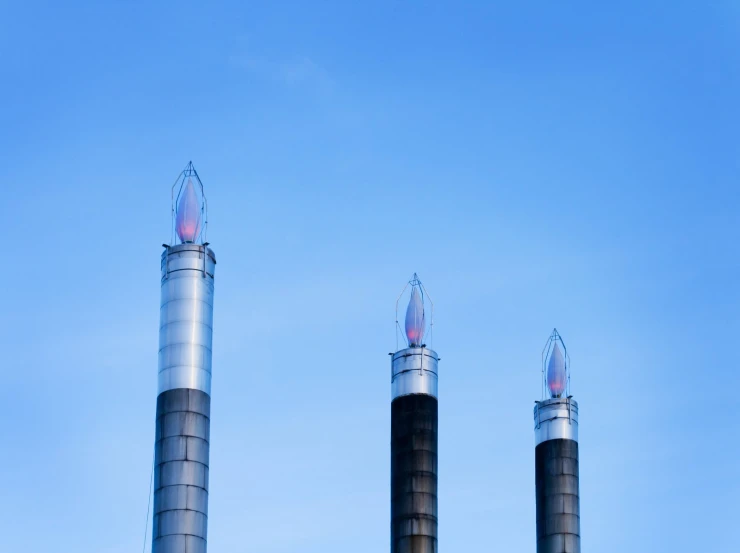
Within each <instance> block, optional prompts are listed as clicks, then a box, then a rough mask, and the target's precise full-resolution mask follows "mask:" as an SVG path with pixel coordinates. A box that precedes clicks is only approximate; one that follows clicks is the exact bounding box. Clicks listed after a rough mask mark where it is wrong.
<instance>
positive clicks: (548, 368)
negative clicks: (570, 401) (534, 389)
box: [542, 328, 570, 400]
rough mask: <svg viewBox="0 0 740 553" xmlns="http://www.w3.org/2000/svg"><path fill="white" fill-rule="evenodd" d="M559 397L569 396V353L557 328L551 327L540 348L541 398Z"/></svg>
mask: <svg viewBox="0 0 740 553" xmlns="http://www.w3.org/2000/svg"><path fill="white" fill-rule="evenodd" d="M558 343H559V344H560V346H558ZM559 347H562V348H563V351H562V352H561V351H560V349H559ZM561 397H570V355H568V348H567V347H566V346H565V342H564V341H563V338H562V337H561V336H560V333H559V332H558V329H557V328H553V329H552V334H550V337H549V338H548V339H547V342H546V343H545V347H544V348H543V349H542V399H543V400H545V399H548V398H561Z"/></svg>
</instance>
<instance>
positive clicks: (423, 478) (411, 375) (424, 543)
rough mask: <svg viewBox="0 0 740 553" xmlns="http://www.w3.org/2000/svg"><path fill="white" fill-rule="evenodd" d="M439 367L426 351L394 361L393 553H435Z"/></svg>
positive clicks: (410, 351) (400, 354) (410, 352)
mask: <svg viewBox="0 0 740 553" xmlns="http://www.w3.org/2000/svg"><path fill="white" fill-rule="evenodd" d="M437 362H438V357H437V354H436V353H435V352H433V351H432V350H428V349H426V348H408V349H406V350H402V351H399V352H398V353H396V354H395V355H394V356H393V360H392V375H393V376H392V378H393V384H392V396H393V400H392V403H391V553H437V537H438V536H437V524H438V518H437V517H438V514H437V474H438V473H437V444H438V403H437Z"/></svg>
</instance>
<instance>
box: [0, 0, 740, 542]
mask: <svg viewBox="0 0 740 553" xmlns="http://www.w3.org/2000/svg"><path fill="white" fill-rule="evenodd" d="M153 4H156V5H153ZM0 17H1V18H2V21H3V22H4V23H5V26H4V31H3V33H2V34H0V71H1V72H2V73H1V74H2V81H1V82H2V86H1V87H0V106H2V107H1V108H0V158H1V159H2V162H1V163H0V178H1V179H2V182H3V187H2V190H3V195H4V201H3V202H2V203H0V217H2V221H3V228H4V231H5V237H6V239H5V241H4V244H3V248H2V249H3V251H4V256H5V260H6V263H5V270H3V271H2V272H0V283H2V287H3V289H4V290H5V299H4V302H3V308H2V310H1V311H0V347H2V350H3V351H4V361H3V363H2V386H1V387H0V402H1V403H2V405H3V411H4V413H5V424H3V425H2V432H1V433H0V438H1V439H2V452H3V455H2V456H0V474H2V475H3V476H4V478H3V480H4V486H3V490H2V497H3V501H2V502H0V533H2V536H3V549H4V550H7V551H26V552H33V553H35V552H39V553H41V552H46V551H52V550H72V549H73V550H74V551H77V552H79V553H123V552H126V553H129V552H131V551H138V550H140V548H141V546H142V542H143V534H144V518H145V515H146V507H147V492H148V486H149V473H150V468H151V461H152V448H153V436H154V407H155V396H156V370H157V369H156V363H157V360H156V359H157V339H158V335H157V328H158V313H159V310H158V302H159V282H158V281H159V255H160V252H161V247H160V244H161V243H163V242H165V241H167V240H168V239H169V208H170V204H169V202H170V198H169V189H170V186H171V185H172V182H173V181H174V180H175V178H176V176H177V174H178V172H179V171H180V170H182V168H183V167H184V166H185V165H186V163H187V162H188V161H189V160H191V159H192V160H193V162H194V163H195V166H196V167H197V169H198V171H199V173H200V175H201V177H202V179H203V181H204V184H205V186H206V193H207V195H208V199H209V207H210V217H209V218H210V226H209V240H210V242H211V243H212V245H213V248H214V250H215V251H216V255H217V257H218V261H219V264H218V268H217V279H216V307H215V334H214V359H213V366H214V381H213V412H212V431H211V436H212V447H211V498H210V513H209V514H210V520H209V548H210V551H212V552H213V553H217V552H219V551H245V552H255V553H288V552H293V551H296V550H297V549H298V548H300V550H301V551H303V552H304V553H318V552H321V553H332V552H337V553H339V552H344V551H353V552H354V553H370V552H373V553H375V552H377V551H382V550H384V549H387V548H388V543H389V517H390V514H389V478H390V475H389V464H390V463H389V424H390V406H389V400H390V382H389V361H388V356H387V353H388V352H389V351H391V350H392V349H393V348H394V345H395V340H394V331H393V307H394V302H395V299H396V296H397V294H398V292H399V291H400V289H401V288H402V287H403V286H404V283H405V281H406V280H407V279H408V278H409V277H410V276H411V275H412V273H413V272H414V271H417V272H418V273H419V275H420V277H421V278H422V279H423V281H424V283H425V285H426V287H427V289H428V291H429V293H430V294H431V295H432V298H433V299H434V301H435V307H436V312H435V314H436V321H435V322H436V325H435V341H434V347H435V349H436V350H437V351H438V352H439V354H440V356H441V357H442V361H441V363H440V450H441V452H440V548H441V549H442V550H443V551H449V552H453V551H464V550H466V549H468V550H484V549H492V548H495V549H500V550H508V551H534V548H535V535H534V531H535V527H534V524H535V522H534V515H535V512H534V451H533V429H532V411H531V410H532V407H533V401H534V400H535V399H539V396H540V384H539V370H540V357H539V356H540V351H541V348H542V346H543V345H544V342H545V340H546V339H547V337H548V335H549V333H550V331H551V330H552V328H553V327H555V326H556V327H557V328H558V330H559V331H560V333H561V334H562V335H563V338H564V339H565V341H566V343H567V345H568V347H569V352H570V355H571V358H572V392H573V393H574V395H575V396H576V399H577V400H578V401H579V403H580V408H581V427H580V440H581V510H582V521H581V527H582V536H583V544H584V548H585V549H586V550H590V551H598V552H600V553H616V552H622V551H625V550H632V551H697V550H703V551H712V552H714V553H725V552H731V551H733V552H734V551H736V550H737V543H736V536H735V534H736V532H735V531H734V527H736V524H737V517H738V515H739V514H740V512H738V508H737V497H738V494H740V479H739V478H738V475H737V461H736V459H737V456H738V454H740V449H739V446H738V437H740V428H739V424H738V422H737V421H738V417H737V416H736V411H737V408H738V400H737V392H738V389H739V387H740V377H738V370H737V360H738V355H737V336H738V333H740V318H739V317H738V308H739V307H740V294H739V293H738V285H737V274H738V269H739V268H740V267H739V265H740V263H739V262H738V259H739V256H740V248H739V247H738V245H737V237H738V216H737V213H738V206H739V203H740V202H739V201H738V200H739V198H738V177H739V172H740V163H739V161H738V160H740V155H739V154H740V151H739V150H740V137H739V136H738V129H739V128H740V112H739V110H738V107H737V106H738V97H740V74H739V72H738V67H739V66H740V65H739V62H740V38H738V37H740V33H739V31H740V8H738V6H737V4H736V3H733V2H713V3H710V4H707V3H699V2H694V3H690V2H671V3H668V2H631V1H627V2H621V3H616V4H613V5H610V6H598V5H595V4H594V3H593V2H573V3H567V4H562V3H559V4H554V3H551V2H539V3H526V4H523V3H513V2H512V3H507V4H503V3H498V5H496V4H494V3H488V2H485V3H464V2H462V3H461V2H455V3H453V2H427V3H421V2H372V3H370V2H367V3H363V4H362V5H361V4H359V3H349V2H314V3H311V4H310V5H309V3H308V2H301V3H271V4H270V5H269V6H267V5H264V4H263V5H257V4H253V3H245V2H214V3H208V5H207V6H206V5H205V4H204V3H202V2H201V3H196V2H177V3H175V2H158V3H150V2H107V3H89V4H87V5H85V4H82V3H64V4H62V3H39V2H30V1H29V2H22V3H21V2H4V3H3V4H2V5H0ZM492 542H493V544H492ZM494 544H495V545H494ZM148 550H149V544H148V543H147V548H146V551H148Z"/></svg>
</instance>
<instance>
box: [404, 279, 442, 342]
mask: <svg viewBox="0 0 740 553" xmlns="http://www.w3.org/2000/svg"><path fill="white" fill-rule="evenodd" d="M409 286H411V287H412V288H413V287H414V286H418V287H419V290H420V291H421V303H422V305H423V304H424V299H425V298H426V299H428V300H429V305H430V306H431V308H432V314H431V319H430V321H429V348H430V349H434V302H433V301H432V297H431V296H430V295H429V292H427V289H426V288H425V287H424V284H423V283H422V282H421V279H419V276H418V275H417V274H416V273H414V276H412V277H411V279H410V280H409V281H408V282H407V283H406V286H404V287H403V290H401V293H400V294H398V298H397V299H396V351H398V334H399V332H400V334H401V336H403V337H404V340H405V341H406V347H407V348H408V347H411V344H410V343H409V341H408V338H406V333H405V332H404V331H403V330H401V325H400V324H398V303H399V302H400V301H401V298H402V297H403V294H404V293H405V292H406V288H408V287H409ZM421 347H426V344H422V345H421Z"/></svg>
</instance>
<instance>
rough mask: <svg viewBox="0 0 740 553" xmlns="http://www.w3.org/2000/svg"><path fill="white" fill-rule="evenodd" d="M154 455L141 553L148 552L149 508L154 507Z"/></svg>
mask: <svg viewBox="0 0 740 553" xmlns="http://www.w3.org/2000/svg"><path fill="white" fill-rule="evenodd" d="M154 460H155V459H154V455H152V473H151V475H150V476H149V500H148V501H147V504H146V522H145V523H144V547H142V548H141V553H146V537H147V534H148V533H149V510H150V509H151V507H152V483H153V482H154Z"/></svg>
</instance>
